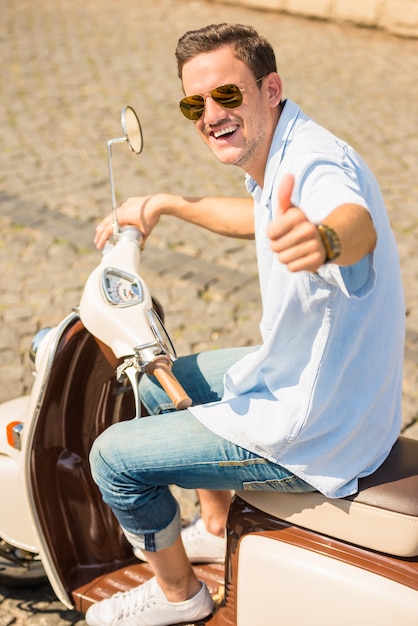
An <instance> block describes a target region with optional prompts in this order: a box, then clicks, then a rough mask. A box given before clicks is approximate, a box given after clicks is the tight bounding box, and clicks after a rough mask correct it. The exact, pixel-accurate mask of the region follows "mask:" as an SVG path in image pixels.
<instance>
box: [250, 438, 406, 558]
mask: <svg viewBox="0 0 418 626" xmlns="http://www.w3.org/2000/svg"><path fill="white" fill-rule="evenodd" d="M239 496H240V497H241V498H242V499H243V500H245V501H247V502H249V503H251V504H252V505H253V506H255V507H257V508H259V509H261V510H262V511H265V512H266V513H269V514H270V515H273V516H274V517H278V518H280V519H284V520H286V521H288V522H291V523H293V524H297V525H298V526H302V527H304V528H308V529H309V530H314V531H317V532H321V533H323V534H326V535H329V536H330V537H335V538H337V539H341V540H343V541H348V542H350V543H354V544H356V545H359V546H363V547H366V548H370V549H372V550H378V551H379V552H385V553H388V554H393V555H397V556H404V557H413V556H416V555H418V440H415V439H409V438H407V437H400V438H399V439H398V441H397V442H396V443H395V445H394V446H393V448H392V450H391V452H390V454H389V456H388V457H387V459H386V460H385V461H384V463H383V464H382V465H381V466H380V468H379V469H378V470H377V471H376V472H375V473H374V474H372V475H371V476H368V477H366V478H362V479H361V480H360V481H359V491H358V493H356V494H355V495H354V496H350V497H348V498H341V499H336V500H335V499H329V498H326V497H325V496H323V495H322V494H320V493H318V492H312V493H301V494H290V493H271V492H269V493H268V492H261V491H259V492H251V491H244V492H239Z"/></svg>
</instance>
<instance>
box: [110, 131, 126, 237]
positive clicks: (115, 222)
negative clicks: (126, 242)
mask: <svg viewBox="0 0 418 626" xmlns="http://www.w3.org/2000/svg"><path fill="white" fill-rule="evenodd" d="M126 141H127V137H119V138H118V139H109V141H108V142H107V160H108V164H109V180H110V193H111V195H112V212H113V237H114V239H115V241H117V238H118V236H119V222H118V216H117V214H116V194H115V183H114V179H113V165H112V145H113V144H114V143H126Z"/></svg>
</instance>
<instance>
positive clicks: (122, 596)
mask: <svg viewBox="0 0 418 626" xmlns="http://www.w3.org/2000/svg"><path fill="white" fill-rule="evenodd" d="M114 597H115V598H118V600H119V602H120V610H119V619H122V618H126V617H129V616H131V615H134V614H135V613H140V612H142V611H144V610H145V609H147V608H148V607H149V606H151V604H154V603H155V596H154V595H153V594H152V593H151V590H150V589H149V587H148V586H147V585H146V584H144V585H143V586H141V587H140V588H135V589H130V590H129V591H125V592H120V593H117V594H116V595H115V596H114Z"/></svg>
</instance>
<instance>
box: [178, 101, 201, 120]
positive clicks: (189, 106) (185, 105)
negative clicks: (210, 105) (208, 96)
mask: <svg viewBox="0 0 418 626" xmlns="http://www.w3.org/2000/svg"><path fill="white" fill-rule="evenodd" d="M204 108H205V100H204V99H203V97H202V96H188V97H187V98H183V99H182V100H180V111H181V112H182V113H183V115H184V117H187V119H188V120H192V121H196V120H198V119H199V118H200V117H202V113H203V110H204Z"/></svg>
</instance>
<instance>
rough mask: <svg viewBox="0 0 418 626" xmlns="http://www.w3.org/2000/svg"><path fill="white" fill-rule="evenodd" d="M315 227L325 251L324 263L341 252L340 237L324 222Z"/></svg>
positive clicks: (335, 257) (332, 259)
mask: <svg viewBox="0 0 418 626" xmlns="http://www.w3.org/2000/svg"><path fill="white" fill-rule="evenodd" d="M317 229H318V232H319V234H320V236H321V239H322V243H323V244H324V248H325V252H326V257H325V263H331V262H332V261H335V259H337V258H338V257H339V256H340V254H341V241H340V238H339V237H338V235H337V233H336V232H335V230H334V229H333V228H331V227H330V226H327V225H326V224H317Z"/></svg>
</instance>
